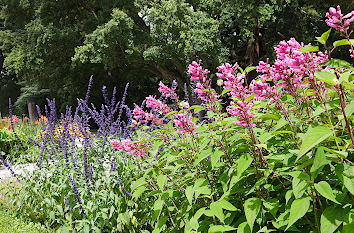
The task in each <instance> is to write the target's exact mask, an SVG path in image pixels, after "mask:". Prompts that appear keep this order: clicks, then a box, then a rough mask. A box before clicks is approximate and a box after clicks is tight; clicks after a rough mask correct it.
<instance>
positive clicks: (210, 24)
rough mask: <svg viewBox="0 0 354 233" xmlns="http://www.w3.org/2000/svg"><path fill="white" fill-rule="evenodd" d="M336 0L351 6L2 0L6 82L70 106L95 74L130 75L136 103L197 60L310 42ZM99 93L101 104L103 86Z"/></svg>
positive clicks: (244, 56) (262, 54)
mask: <svg viewBox="0 0 354 233" xmlns="http://www.w3.org/2000/svg"><path fill="white" fill-rule="evenodd" d="M337 4H340V5H342V7H343V8H344V10H345V11H349V10H351V9H350V7H351V4H350V1H347V0H331V1H325V2H324V1H322V0H321V1H317V0H314V1H311V2H307V1H299V0H291V1H290V0H271V1H265V0H262V1H259V0H257V1H255V0H239V1H221V0H163V1H160V0H159V1H150V0H134V1H132V0H131V1H122V0H115V1H102V0H86V1H79V0H75V1H73V0H61V1H56V0H44V1H43V0H1V1H0V51H1V53H0V63H1V67H2V68H1V76H2V75H3V74H6V77H1V78H0V83H2V81H1V79H6V80H10V79H11V80H12V79H13V78H16V79H17V81H19V82H20V84H21V85H23V86H24V87H25V89H23V90H22V91H21V92H22V95H21V96H22V98H20V99H19V100H18V102H17V104H16V106H20V107H23V106H26V102H27V101H31V100H34V101H36V103H37V104H39V105H42V103H43V99H44V98H43V96H44V97H45V96H47V97H48V96H50V97H51V98H54V97H55V98H56V100H57V103H58V104H59V105H60V110H62V111H64V110H65V105H73V104H75V102H76V98H78V97H79V96H82V95H83V94H84V93H83V91H82V88H81V87H82V86H83V85H84V84H86V83H87V81H88V77H89V76H90V75H94V77H95V80H96V83H97V84H98V85H103V84H105V85H107V86H117V87H118V90H119V91H121V92H122V91H123V89H124V85H122V84H123V83H126V82H130V83H131V85H132V86H134V91H135V92H134V93H138V94H135V95H130V96H131V97H130V99H129V101H130V103H133V102H136V101H138V100H139V101H140V100H141V99H143V98H144V97H145V96H146V95H148V94H151V93H150V90H153V86H154V85H155V84H157V81H158V79H159V80H165V81H168V82H170V83H172V81H173V80H176V81H177V82H178V83H179V85H180V86H183V83H184V82H188V78H187V75H186V72H185V71H186V70H185V67H186V66H187V64H189V63H190V62H191V61H192V60H194V59H195V58H196V57H198V59H199V58H200V59H202V60H203V61H204V63H205V64H206V63H207V65H208V67H213V68H214V67H216V66H217V65H218V64H221V63H223V62H226V61H229V62H232V63H234V62H236V61H238V62H239V63H240V65H242V66H243V67H245V66H247V65H250V64H253V65H255V64H257V63H258V61H259V59H260V58H266V57H274V53H273V47H274V46H275V45H276V44H277V42H278V41H280V40H283V39H285V40H288V39H289V38H290V37H291V36H293V37H296V38H298V39H299V40H301V41H310V40H311V39H312V35H313V33H316V34H320V32H321V31H323V30H324V28H325V23H324V15H325V12H326V10H327V9H328V7H329V6H331V5H337ZM252 77H254V73H253V74H252V75H250V78H252ZM0 88H1V87H0ZM1 89H2V91H5V92H7V93H12V92H10V89H7V88H6V89H4V88H1ZM43 89H44V90H46V91H45V92H44V93H43V92H41V91H42V90H43ZM0 97H2V96H0ZM4 97H5V96H4ZM13 97H15V96H13ZM6 100H7V98H1V101H0V102H2V104H5V105H6V102H7V101H6ZM92 100H93V102H95V103H99V102H100V101H101V99H100V98H99V93H98V92H97V91H94V92H93V93H92ZM0 111H1V112H7V109H4V108H2V109H0ZM23 112H25V111H22V112H21V113H23Z"/></svg>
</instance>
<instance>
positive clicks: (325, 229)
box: [321, 205, 349, 233]
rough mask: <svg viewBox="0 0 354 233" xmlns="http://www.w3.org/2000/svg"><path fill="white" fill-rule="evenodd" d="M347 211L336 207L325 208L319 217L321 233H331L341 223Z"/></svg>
mask: <svg viewBox="0 0 354 233" xmlns="http://www.w3.org/2000/svg"><path fill="white" fill-rule="evenodd" d="M348 211H349V209H348V208H342V207H341V206H338V205H335V206H329V207H327V208H326V209H325V210H324V211H323V213H322V215H321V233H333V232H334V231H335V230H336V229H337V228H338V227H339V226H340V224H341V223H342V222H343V219H344V216H345V215H346V214H347V212H348Z"/></svg>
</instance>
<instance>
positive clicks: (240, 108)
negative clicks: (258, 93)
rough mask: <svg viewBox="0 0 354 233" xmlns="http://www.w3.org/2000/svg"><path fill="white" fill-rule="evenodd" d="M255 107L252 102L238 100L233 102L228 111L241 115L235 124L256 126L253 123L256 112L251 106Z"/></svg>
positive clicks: (231, 113) (234, 114)
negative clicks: (252, 111)
mask: <svg viewBox="0 0 354 233" xmlns="http://www.w3.org/2000/svg"><path fill="white" fill-rule="evenodd" d="M252 107H253V103H252V102H246V101H237V103H236V104H235V102H231V105H230V106H229V107H228V108H227V111H228V112H229V114H230V115H231V116H238V117H240V119H239V120H237V121H235V124H238V125H241V126H242V127H244V128H246V127H252V128H253V127H255V126H256V125H255V124H253V123H251V119H252V118H253V117H254V114H252V113H251V111H250V110H251V108H252Z"/></svg>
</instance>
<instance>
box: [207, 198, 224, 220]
mask: <svg viewBox="0 0 354 233" xmlns="http://www.w3.org/2000/svg"><path fill="white" fill-rule="evenodd" d="M209 213H210V214H212V215H213V216H215V217H217V218H218V219H220V221H221V222H222V223H223V222H224V218H225V216H224V213H223V211H222V206H221V204H220V203H219V202H213V203H211V204H210V210H209Z"/></svg>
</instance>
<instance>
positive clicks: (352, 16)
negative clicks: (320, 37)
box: [326, 6, 354, 34]
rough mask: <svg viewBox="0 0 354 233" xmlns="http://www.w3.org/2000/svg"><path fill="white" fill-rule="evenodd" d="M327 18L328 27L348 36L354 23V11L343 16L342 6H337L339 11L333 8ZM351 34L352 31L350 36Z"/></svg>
mask: <svg viewBox="0 0 354 233" xmlns="http://www.w3.org/2000/svg"><path fill="white" fill-rule="evenodd" d="M326 17H327V19H326V23H327V25H328V26H330V27H332V28H334V29H336V30H338V31H340V32H341V33H343V34H347V33H348V30H349V25H350V23H351V22H353V21H354V10H353V11H352V12H350V13H348V14H346V15H344V16H343V14H342V11H341V9H340V6H337V9H335V8H334V7H331V8H329V12H327V13H326ZM351 33H352V31H351V32H350V33H349V34H351Z"/></svg>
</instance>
